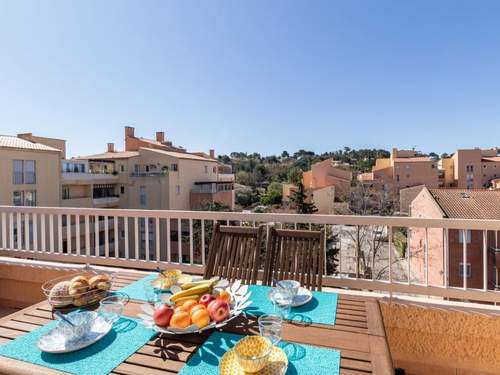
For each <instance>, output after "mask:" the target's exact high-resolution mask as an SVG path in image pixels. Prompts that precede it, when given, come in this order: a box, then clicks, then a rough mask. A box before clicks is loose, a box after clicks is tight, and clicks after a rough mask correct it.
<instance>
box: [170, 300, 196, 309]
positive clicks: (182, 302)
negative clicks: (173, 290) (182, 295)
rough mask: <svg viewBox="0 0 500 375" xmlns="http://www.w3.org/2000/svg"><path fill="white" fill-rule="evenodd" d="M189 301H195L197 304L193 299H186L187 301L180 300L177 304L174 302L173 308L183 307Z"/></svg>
mask: <svg viewBox="0 0 500 375" xmlns="http://www.w3.org/2000/svg"><path fill="white" fill-rule="evenodd" d="M189 301H195V302H196V303H198V302H197V300H196V299H195V298H188V299H184V300H180V301H178V302H175V306H177V307H179V306H183V305H184V304H185V303H186V302H189Z"/></svg>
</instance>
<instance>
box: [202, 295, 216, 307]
mask: <svg viewBox="0 0 500 375" xmlns="http://www.w3.org/2000/svg"><path fill="white" fill-rule="evenodd" d="M214 299H215V297H214V296H212V295H211V294H204V295H202V296H201V297H200V300H199V301H198V303H201V304H202V305H204V306H205V307H208V305H209V304H210V302H212V301H213V300H214Z"/></svg>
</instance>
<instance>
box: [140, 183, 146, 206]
mask: <svg viewBox="0 0 500 375" xmlns="http://www.w3.org/2000/svg"><path fill="white" fill-rule="evenodd" d="M139 201H140V204H141V206H145V205H146V186H139Z"/></svg>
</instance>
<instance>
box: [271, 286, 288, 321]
mask: <svg viewBox="0 0 500 375" xmlns="http://www.w3.org/2000/svg"><path fill="white" fill-rule="evenodd" d="M272 301H273V303H274V309H275V311H276V312H277V313H278V314H279V315H280V316H281V317H282V318H283V319H286V317H287V316H288V315H289V314H290V309H291V306H292V302H293V293H292V290H290V289H287V288H280V287H279V286H276V287H275V288H274V289H273V290H272Z"/></svg>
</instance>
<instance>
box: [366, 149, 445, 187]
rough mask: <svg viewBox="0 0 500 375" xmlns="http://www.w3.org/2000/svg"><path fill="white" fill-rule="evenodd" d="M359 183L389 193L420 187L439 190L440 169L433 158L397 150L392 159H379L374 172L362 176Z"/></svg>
mask: <svg viewBox="0 0 500 375" xmlns="http://www.w3.org/2000/svg"><path fill="white" fill-rule="evenodd" d="M358 181H360V182H362V183H367V184H372V185H373V186H374V187H376V188H380V189H383V190H387V191H389V190H394V189H395V190H397V191H399V190H400V189H402V188H408V187H412V186H418V185H425V186H427V187H429V188H437V187H438V185H439V182H438V181H439V180H438V169H437V166H436V164H435V162H434V161H433V160H432V159H431V158H429V157H427V156H423V157H422V156H417V155H416V152H415V151H414V150H398V149H396V148H394V149H393V150H392V153H391V157H390V158H384V159H377V160H376V162H375V166H374V167H373V168H372V171H371V172H369V173H362V174H360V175H359V176H358Z"/></svg>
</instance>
